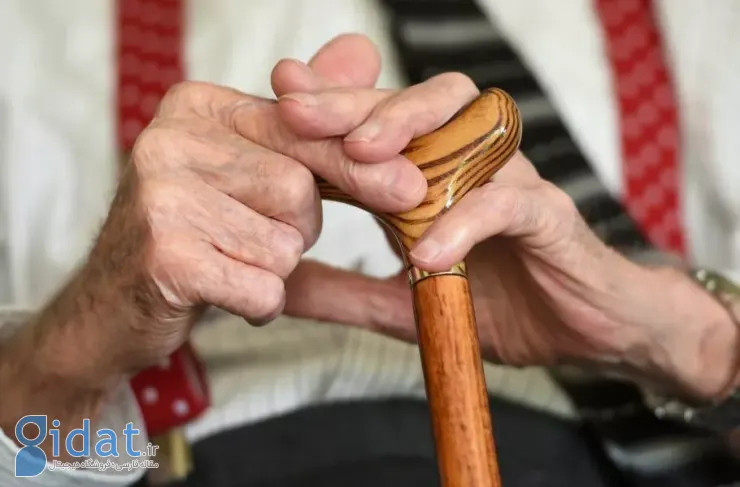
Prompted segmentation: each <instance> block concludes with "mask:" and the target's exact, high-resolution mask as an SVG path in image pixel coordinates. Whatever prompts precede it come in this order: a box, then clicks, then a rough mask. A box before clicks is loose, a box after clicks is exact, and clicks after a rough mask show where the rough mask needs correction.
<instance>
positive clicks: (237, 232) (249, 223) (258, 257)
mask: <svg viewBox="0 0 740 487" xmlns="http://www.w3.org/2000/svg"><path fill="white" fill-rule="evenodd" d="M209 193H210V194H209ZM199 197H201V198H203V199H205V200H207V203H206V204H202V205H196V206H194V209H193V210H192V211H191V212H190V214H189V215H186V216H185V218H187V219H189V220H190V222H191V223H192V224H193V226H194V227H195V228H197V229H198V230H200V232H201V234H202V239H203V240H206V241H208V242H209V243H210V244H211V245H213V246H214V247H215V248H216V249H217V250H218V251H219V252H221V253H222V254H224V255H226V256H227V257H230V258H231V259H234V260H236V261H239V262H242V263H244V264H248V265H250V266H253V267H258V268H261V269H264V270H265V271H268V272H270V273H271V274H275V275H277V276H278V277H281V278H286V277H288V275H289V274H290V273H291V272H293V270H294V269H295V266H296V265H297V264H298V261H299V260H300V258H301V255H302V254H303V252H304V250H305V249H306V247H307V246H306V245H305V243H304V240H303V237H302V236H301V234H300V233H299V232H298V230H296V229H295V228H293V227H291V226H289V225H286V224H284V223H281V222H278V221H275V220H273V219H271V218H267V217H265V216H264V215H260V214H259V213H257V212H255V211H254V210H252V209H250V208H248V207H246V206H244V205H242V204H240V203H239V202H237V201H235V200H233V199H231V198H230V197H228V196H226V195H224V194H222V193H219V192H217V191H215V190H214V191H212V192H209V191H207V190H206V191H204V192H203V193H202V194H201V195H199ZM206 205H207V206H206Z"/></svg>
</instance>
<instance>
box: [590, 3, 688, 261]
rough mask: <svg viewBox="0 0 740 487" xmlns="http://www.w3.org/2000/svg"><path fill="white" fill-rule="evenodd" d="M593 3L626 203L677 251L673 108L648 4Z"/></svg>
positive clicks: (660, 242) (650, 233)
mask: <svg viewBox="0 0 740 487" xmlns="http://www.w3.org/2000/svg"><path fill="white" fill-rule="evenodd" d="M594 5H595V7H596V10H597V13H598V16H599V18H600V19H601V23H602V27H603V30H604V40H605V43H606V51H607V56H608V58H609V61H610V63H611V67H612V79H613V83H614V87H615V89H616V95H617V97H616V100H617V106H618V109H619V120H620V130H621V136H622V137H621V138H622V144H621V147H622V165H623V166H622V167H623V175H624V176H623V177H624V188H625V189H624V200H625V201H624V202H625V206H626V208H627V211H628V212H629V213H630V215H631V216H632V217H633V218H634V219H635V221H636V222H637V223H638V225H639V226H640V227H641V229H642V230H643V232H644V233H645V234H646V236H647V237H648V239H649V240H650V241H651V242H652V243H653V244H654V245H656V246H657V247H659V248H661V249H663V250H669V251H673V252H675V253H677V254H679V255H682V254H683V253H684V252H685V247H686V241H685V237H684V232H683V225H682V219H681V201H680V164H679V160H680V153H679V149H680V148H679V119H678V109H677V106H676V101H675V94H674V88H673V85H672V83H671V76H670V73H669V71H668V66H667V65H666V62H665V53H664V47H663V44H662V36H661V33H660V29H659V26H658V25H657V22H656V18H655V12H654V11H653V7H654V5H653V1H652V0H595V3H594Z"/></svg>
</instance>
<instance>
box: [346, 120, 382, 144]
mask: <svg viewBox="0 0 740 487" xmlns="http://www.w3.org/2000/svg"><path fill="white" fill-rule="evenodd" d="M379 133H380V124H379V123H378V122H375V121H372V122H368V123H366V124H363V125H360V126H359V127H357V128H356V129H354V130H353V131H352V132H350V133H349V135H347V136H346V137H345V138H344V140H346V141H347V142H370V141H372V140H373V139H375V137H377V136H378V134H379Z"/></svg>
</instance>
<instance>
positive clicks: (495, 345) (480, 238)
mask: <svg viewBox="0 0 740 487" xmlns="http://www.w3.org/2000/svg"><path fill="white" fill-rule="evenodd" d="M295 69H297V68H296V67H295V66H291V65H290V64H289V63H287V64H282V65H278V66H277V67H276V70H275V73H274V75H273V79H274V80H278V83H277V84H278V85H279V88H280V90H279V91H280V92H282V93H283V94H284V96H282V97H281V98H280V99H279V110H280V114H281V117H282V119H283V120H284V121H285V123H286V124H287V125H288V126H289V127H290V128H291V129H292V130H293V131H294V132H296V133H297V134H300V135H301V136H302V137H307V138H314V139H317V140H320V139H323V138H326V137H342V138H343V139H344V150H345V152H346V154H347V155H348V156H349V157H352V158H354V159H356V160H361V161H364V162H367V163H377V162H379V161H383V160H386V159H388V158H390V157H393V156H394V155H396V154H398V152H399V151H401V150H402V149H403V148H404V147H405V146H406V145H407V144H408V143H409V141H410V140H411V139H412V138H414V137H416V136H419V135H422V134H424V133H427V132H429V131H431V130H433V129H435V128H437V127H438V123H439V120H440V119H441V118H442V115H443V114H448V113H449V112H450V110H452V109H453V108H455V107H458V106H459V100H460V99H461V98H466V97H472V92H471V90H472V83H471V82H470V81H469V80H465V79H464V77H463V76H462V75H459V74H446V75H441V76H438V77H436V78H433V79H432V81H431V83H437V86H438V87H439V91H430V90H429V85H426V86H425V85H420V86H416V87H411V88H409V89H407V90H404V91H401V92H399V93H393V92H385V91H370V90H368V89H367V88H366V87H356V86H351V85H349V84H344V85H342V86H339V87H336V86H335V87H331V88H328V89H327V88H325V87H323V88H321V87H315V86H314V87H305V86H301V84H300V83H292V81H291V80H292V79H293V78H291V72H294V71H295ZM458 90H462V91H463V93H464V94H460V92H459V91H458ZM444 99H447V100H448V101H449V103H445V102H443V101H442V100H444ZM466 256H467V261H468V264H469V265H468V270H469V274H470V279H471V283H472V288H473V293H474V298H475V308H476V314H477V318H478V323H479V332H480V337H481V345H482V347H483V352H484V354H485V356H486V358H487V359H489V360H495V361H498V362H503V363H507V364H512V365H552V364H559V363H576V364H584V363H590V364H596V365H598V366H603V367H605V368H608V369H612V370H614V369H616V370H617V371H622V372H629V373H631V374H632V375H633V376H635V377H637V378H640V379H645V380H651V381H658V382H661V383H662V384H661V385H663V386H668V387H669V388H672V389H679V390H681V392H684V393H688V394H692V395H695V396H700V397H712V396H716V395H718V394H721V393H722V391H724V390H726V387H727V385H728V383H730V382H731V381H732V379H733V377H734V374H735V370H734V360H735V355H736V348H737V346H736V345H737V339H736V333H737V332H736V330H735V327H734V326H732V324H731V322H730V321H729V318H728V315H727V313H726V312H725V311H724V310H723V309H722V308H721V307H720V306H719V305H718V304H717V303H716V302H715V301H714V300H713V299H712V298H711V297H710V296H709V295H707V294H706V293H704V292H703V291H702V290H700V289H699V288H698V287H697V286H695V285H694V284H693V283H692V282H690V280H689V279H688V277H686V276H684V275H683V274H682V273H680V272H678V271H675V270H672V269H650V268H645V267H641V266H638V265H637V264H634V263H632V262H630V261H628V260H627V259H625V258H624V257H622V256H621V255H619V254H618V253H616V252H614V251H613V250H612V249H610V248H608V247H606V246H605V245H604V244H603V243H602V242H601V241H600V240H599V239H598V238H597V237H596V236H595V235H594V234H593V233H592V232H591V231H590V230H589V228H588V226H587V225H586V223H585V222H584V220H583V219H582V218H581V216H580V215H579V214H578V211H577V209H576V208H575V205H574V204H573V201H572V200H571V199H570V198H569V197H568V196H567V195H566V194H565V193H564V192H562V191H561V190H560V189H558V188H557V187H555V186H554V185H552V184H550V183H549V182H547V181H544V180H543V179H542V178H540V177H539V175H538V174H537V171H536V170H535V168H534V167H533V166H532V164H531V163H530V162H529V161H528V160H527V159H526V158H525V157H524V156H523V155H521V154H518V155H517V156H516V157H515V158H514V159H513V160H512V161H510V162H509V163H508V164H507V165H506V166H505V167H504V168H503V169H502V170H501V171H500V172H499V173H498V174H497V175H496V176H495V178H494V180H493V181H491V182H489V183H487V184H486V185H484V186H483V187H481V188H479V189H476V190H474V191H472V192H470V193H469V194H468V195H466V196H465V197H464V198H463V199H462V200H461V201H460V202H459V203H458V204H457V205H456V206H455V207H454V208H453V209H452V210H451V211H449V212H448V213H446V214H445V215H444V216H443V217H442V218H440V219H439V220H438V221H437V222H436V223H435V224H434V225H433V226H432V227H431V228H430V229H429V230H428V231H427V233H426V234H425V235H424V236H423V237H422V239H420V241H419V242H418V243H417V245H416V247H415V248H414V249H413V250H412V252H411V254H410V260H411V261H412V263H414V264H415V265H416V266H417V267H420V268H422V269H424V270H427V271H442V270H445V269H448V268H450V267H451V266H452V265H454V264H455V263H456V262H459V261H461V260H463V259H464V258H466ZM288 285H289V289H291V288H295V289H298V288H300V289H302V290H303V292H301V293H292V292H289V294H288V303H287V306H286V311H287V312H288V313H291V314H300V315H309V316H311V317H313V318H316V319H323V320H333V321H338V322H342V323H349V324H352V325H356V326H360V327H364V328H368V329H371V330H375V331H379V332H382V333H385V334H389V335H392V336H395V337H398V338H402V339H405V340H409V341H410V340H413V339H415V329H414V324H413V313H412V309H411V298H410V294H409V290H408V289H407V282H406V278H405V276H401V277H400V278H396V279H387V280H375V279H370V278H367V277H364V276H361V275H359V274H357V273H352V272H346V271H340V270H337V269H331V268H327V267H325V266H323V265H320V264H315V263H314V264H309V263H306V264H305V265H304V266H302V267H301V268H300V269H298V270H297V272H295V273H294V274H293V275H292V276H291V277H290V278H289V280H288ZM327 296H330V297H331V298H330V299H325V297H327ZM299 310H300V312H297V311H299Z"/></svg>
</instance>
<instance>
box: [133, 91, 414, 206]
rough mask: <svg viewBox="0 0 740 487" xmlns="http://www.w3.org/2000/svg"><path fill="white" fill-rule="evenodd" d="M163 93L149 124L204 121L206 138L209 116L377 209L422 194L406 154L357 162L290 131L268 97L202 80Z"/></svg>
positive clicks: (334, 144) (331, 144) (336, 145)
mask: <svg viewBox="0 0 740 487" xmlns="http://www.w3.org/2000/svg"><path fill="white" fill-rule="evenodd" d="M165 98H166V100H165V101H164V102H163V104H162V106H161V107H160V108H161V110H160V112H159V114H158V118H157V119H155V121H154V122H153V125H154V126H156V125H157V124H158V123H163V122H162V120H172V119H175V120H186V121H187V123H188V124H196V123H201V125H204V124H205V125H204V126H203V127H201V128H200V132H198V133H204V134H207V138H208V139H210V138H211V137H213V133H212V132H213V130H212V129H213V127H212V126H209V125H207V124H206V122H208V121H214V122H216V123H218V124H219V125H221V127H222V128H226V129H227V130H235V131H236V132H237V133H238V134H240V135H241V136H242V137H244V138H246V139H248V140H251V141H252V142H254V143H256V144H258V145H261V146H263V147H265V148H267V149H270V150H272V151H274V152H278V153H281V154H283V155H285V156H288V157H290V158H292V159H295V160H297V161H300V162H301V163H302V164H304V165H305V166H306V167H308V168H309V169H310V170H311V172H312V173H314V174H317V175H319V176H321V177H322V178H324V179H326V180H327V181H329V182H330V183H331V184H333V185H334V186H336V187H338V188H339V189H341V190H342V191H344V192H345V193H347V194H349V195H351V196H353V197H354V198H355V199H357V200H358V201H359V202H360V203H363V204H365V205H367V206H369V207H371V208H373V209H375V210H377V211H384V212H394V213H397V212H402V211H407V210H410V209H412V208H414V207H416V206H417V205H418V204H419V203H421V201H422V200H423V199H424V196H425V195H426V190H427V186H426V184H427V183H426V179H424V176H423V175H422V174H421V171H419V169H417V168H416V167H415V166H414V165H413V164H412V163H411V162H410V161H408V160H407V159H406V158H404V157H401V156H396V157H394V158H393V159H391V160H388V161H386V162H384V163H382V164H362V163H359V162H357V161H355V160H353V159H351V158H350V157H348V156H347V155H346V154H345V151H344V147H343V146H342V143H341V141H337V140H332V139H329V140H307V139H304V138H300V137H298V136H296V135H295V134H293V133H292V132H291V131H290V130H289V129H288V128H287V126H286V125H285V123H284V122H283V121H282V119H281V118H280V116H279V113H278V110H277V104H275V103H271V102H269V101H267V100H264V99H258V98H255V97H250V96H248V95H244V94H243V93H239V92H238V91H236V90H231V89H228V88H222V87H219V86H215V85H210V84H207V83H183V84H180V85H178V88H176V89H173V90H171V92H170V93H168V95H167V97H165ZM160 117H161V118H160ZM201 119H202V120H201ZM194 128H195V127H190V129H189V130H190V131H192V130H194ZM149 132H151V131H149ZM165 135H166V134H165ZM164 139H165V140H164V142H165V145H168V146H171V145H172V144H171V142H167V140H168V139H170V140H171V137H166V136H165V137H164ZM140 140H141V139H140ZM137 144H139V142H137Z"/></svg>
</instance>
